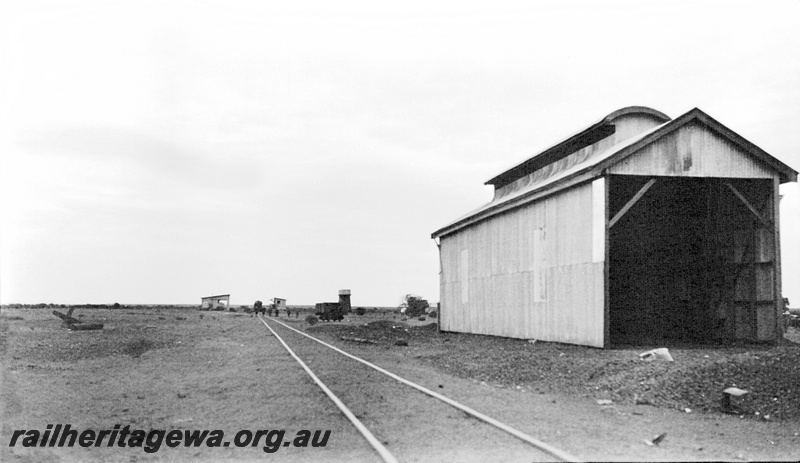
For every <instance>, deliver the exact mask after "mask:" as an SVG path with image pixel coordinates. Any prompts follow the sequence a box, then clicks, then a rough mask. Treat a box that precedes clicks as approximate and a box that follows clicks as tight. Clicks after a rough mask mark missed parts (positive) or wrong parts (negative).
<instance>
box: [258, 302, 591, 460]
mask: <svg viewBox="0 0 800 463" xmlns="http://www.w3.org/2000/svg"><path fill="white" fill-rule="evenodd" d="M259 318H260V317H259ZM272 321H274V322H275V323H278V324H280V325H283V326H284V327H286V328H288V329H290V330H292V331H294V332H296V333H298V334H301V335H303V336H305V337H307V338H309V339H312V340H314V341H316V342H318V343H320V344H322V345H323V346H326V347H328V348H330V349H333V350H335V351H336V352H338V353H340V354H342V355H344V356H346V357H349V358H351V359H353V360H355V361H357V362H360V363H363V364H364V365H366V366H368V367H370V368H372V369H374V370H377V371H379V372H381V373H383V374H385V375H387V376H389V377H391V378H393V379H395V380H397V381H399V382H401V383H403V384H405V385H407V386H410V387H412V388H414V389H416V390H418V391H420V392H422V393H424V394H427V395H429V396H431V397H435V398H437V399H439V400H441V401H442V402H445V403H447V404H448V405H451V406H453V407H455V408H457V409H459V410H461V411H463V412H466V413H468V414H470V415H472V416H474V417H475V418H478V419H480V420H481V421H483V422H485V423H488V424H491V425H492V426H495V427H496V428H499V429H502V430H503V431H505V432H507V433H509V434H511V435H512V436H514V437H517V438H518V439H520V440H522V441H524V442H527V443H528V444H530V445H532V446H534V447H536V448H538V449H539V450H542V451H544V452H547V453H549V454H550V455H552V456H554V457H556V458H559V459H561V460H563V461H567V462H577V463H580V461H581V460H579V459H578V458H576V457H574V456H572V455H570V454H569V453H567V452H565V451H563V450H560V449H558V448H556V447H553V446H552V445H550V444H547V443H545V442H542V441H540V440H539V439H536V438H535V437H532V436H529V435H527V434H525V433H523V432H522V431H518V430H516V429H514V428H512V427H511V426H508V425H507V424H504V423H501V422H500V421H497V420H496V419H494V418H492V417H490V416H487V415H484V414H483V413H481V412H479V411H477V410H474V409H472V408H470V407H467V406H466V405H463V404H461V403H459V402H456V401H455V400H453V399H451V398H449V397H446V396H444V395H442V394H439V393H438V392H435V391H432V390H430V389H428V388H426V387H424V386H420V385H419V384H416V383H414V382H411V381H409V380H407V379H405V378H402V377H400V376H397V375H396V374H394V373H392V372H391V371H388V370H385V369H383V368H381V367H379V366H377V365H375V364H373V363H370V362H368V361H366V360H364V359H361V358H359V357H356V356H355V355H352V354H350V353H348V352H345V351H343V350H342V349H339V348H338V347H336V346H333V345H331V344H328V343H326V342H324V341H321V340H319V339H317V338H315V337H313V336H311V335H309V334H306V333H303V332H302V331H300V330H297V329H295V328H292V327H291V326H289V325H287V324H285V323H283V322H280V321H278V320H274V319H272ZM261 322H262V323H264V324H265V325H267V322H266V321H264V320H263V319H261ZM267 328H269V329H270V331H272V332H273V333H274V332H275V331H274V330H272V328H271V327H270V326H269V325H267ZM276 336H277V335H276ZM287 349H288V347H287Z"/></svg>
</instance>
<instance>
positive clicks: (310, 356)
mask: <svg viewBox="0 0 800 463" xmlns="http://www.w3.org/2000/svg"><path fill="white" fill-rule="evenodd" d="M259 320H260V321H261V323H263V324H264V326H265V327H266V328H267V329H268V330H269V331H270V332H271V333H272V334H273V335H274V336H275V338H277V339H278V340H279V342H280V343H281V345H282V346H283V347H284V348H285V349H286V350H287V351H288V352H289V354H290V355H291V356H292V357H293V358H294V359H295V360H296V361H297V362H298V363H299V364H300V365H301V366H302V368H303V369H304V370H305V371H306V373H307V374H308V375H309V376H310V377H311V378H312V380H313V381H314V382H315V383H316V384H317V386H319V387H320V389H322V391H323V392H324V393H325V394H326V395H327V396H328V398H330V400H331V401H332V402H334V404H336V406H337V407H338V409H339V410H340V411H341V413H342V414H344V415H345V416H346V417H347V419H348V420H349V421H350V422H351V423H352V424H353V426H354V427H355V428H356V429H358V431H359V432H360V433H361V435H362V436H363V437H364V439H365V440H366V441H367V442H368V443H369V445H370V446H371V447H372V448H373V449H374V450H375V452H376V453H377V454H378V456H380V458H381V459H383V461H386V462H396V461H398V459H399V461H405V460H407V459H413V460H418V459H419V458H418V455H415V453H414V450H416V451H417V453H418V450H419V449H418V448H416V449H415V447H418V446H419V445H420V444H421V443H425V444H426V445H431V444H430V442H431V441H433V440H435V439H436V437H444V438H445V439H446V440H447V441H448V443H450V444H454V442H453V441H452V436H457V438H458V439H460V440H461V441H464V442H465V444H466V445H465V449H464V451H463V452H462V453H461V454H454V455H450V456H451V457H454V458H456V459H466V458H467V457H470V456H472V457H473V458H472V459H474V460H476V461H478V460H481V459H484V458H485V457H486V456H489V457H491V456H495V457H496V458H494V460H497V459H502V460H503V461H512V460H519V461H537V460H538V461H552V460H553V459H557V460H559V461H579V460H578V459H577V458H576V457H574V456H572V455H570V454H569V453H567V452H565V451H563V450H560V449H558V448H556V447H554V446H552V445H549V444H547V443H545V442H542V441H540V440H538V439H536V438H535V437H532V436H529V435H527V434H525V433H523V432H521V431H519V430H517V429H514V428H513V427H511V426H509V425H507V424H504V423H502V422H500V421H498V420H495V419H494V418H492V417H490V416H488V415H485V414H483V413H481V412H480V411H477V410H474V409H472V408H470V407H468V406H466V405H463V404H461V403H459V402H456V401H454V400H452V399H450V398H449V397H446V396H445V395H443V394H441V393H439V392H436V391H433V390H431V389H428V388H426V387H424V386H421V385H419V384H416V383H414V382H412V381H410V380H408V379H405V378H403V377H400V376H398V375H396V374H394V373H392V372H390V371H388V370H386V369H384V368H381V367H379V366H377V365H375V364H373V363H370V362H368V361H366V360H364V359H362V358H359V357H357V356H355V355H352V354H350V353H347V352H345V351H343V350H341V349H339V348H337V347H335V346H333V345H331V344H328V343H326V342H324V341H321V340H319V339H317V338H314V337H313V336H310V335H308V334H306V333H304V332H302V331H299V330H296V329H295V328H293V327H291V326H289V325H286V324H284V323H282V322H280V321H277V320H275V319H271V318H267V317H260V316H259ZM267 320H269V323H268V322H267ZM338 355H341V356H345V357H347V358H348V359H349V360H351V361H352V362H348V363H349V364H350V365H348V368H347V369H346V371H344V370H345V369H342V368H336V366H335V365H337V362H331V361H330V359H331V356H338ZM338 364H339V365H341V363H338ZM399 388H410V389H413V390H414V391H416V392H418V393H419V394H418V397H417V398H415V399H414V400H413V401H409V400H407V399H406V400H399V399H397V396H398V394H397V390H398V389H399ZM406 392H407V391H406ZM411 402H413V403H414V404H415V405H417V406H418V407H423V410H422V411H420V410H416V411H415V410H409V407H408V405H407V404H409V403H411ZM376 408H377V409H378V411H377V412H376V410H375V409H376ZM412 408H413V407H412ZM351 409H352V410H351ZM454 410H457V411H455V412H454ZM432 413H439V414H444V415H445V416H446V417H447V418H446V423H447V425H446V428H447V429H446V430H444V431H445V432H444V434H446V435H447V436H450V438H448V437H447V436H438V434H439V433H440V431H442V430H441V429H436V428H431V429H428V428H427V427H426V426H427V425H428V423H426V421H425V419H424V416H430V414H432ZM388 414H395V415H397V414H400V415H402V418H403V420H404V422H405V421H408V422H411V421H415V422H420V423H421V424H420V425H419V430H418V434H419V436H418V437H414V438H412V439H411V440H412V441H413V442H403V441H398V440H397V439H395V438H394V436H395V435H396V434H397V430H396V429H392V428H391V426H390V425H388V424H386V423H384V421H386V420H385V419H384V418H385V417H386V416H387V415H388ZM467 418H474V419H467ZM429 421H432V420H429ZM481 442H484V443H485V444H486V446H485V447H486V448H484V449H480V447H481V445H479V444H480V443H481ZM455 445H458V444H457V443H455ZM493 448H496V449H502V451H501V453H500V454H498V453H492V451H491V449H493ZM486 450H489V453H484V454H483V456H481V455H479V454H476V453H475V452H478V453H480V452H486Z"/></svg>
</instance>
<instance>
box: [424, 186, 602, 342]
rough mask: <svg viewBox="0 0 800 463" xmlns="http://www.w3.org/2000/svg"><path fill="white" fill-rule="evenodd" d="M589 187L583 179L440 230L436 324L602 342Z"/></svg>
mask: <svg viewBox="0 0 800 463" xmlns="http://www.w3.org/2000/svg"><path fill="white" fill-rule="evenodd" d="M597 190H598V189H597V188H594V189H593V188H592V184H591V183H587V184H584V185H581V186H578V187H575V188H573V189H570V190H566V191H564V192H562V193H559V194H557V195H554V196H552V197H549V198H547V199H545V200H543V201H539V202H535V203H532V204H529V205H527V206H524V207H521V208H519V209H516V210H514V211H511V212H508V213H505V214H501V215H498V216H496V217H493V218H492V219H490V220H486V221H483V222H480V223H478V224H476V225H474V226H471V227H468V228H466V229H464V230H461V231H459V232H458V233H455V234H452V235H448V236H445V237H443V238H442V240H441V253H442V275H441V303H442V307H441V319H440V324H441V325H440V326H441V329H442V330H444V331H457V332H469V333H478V334H489V335H496V336H507V337H513V338H523V339H539V340H544V341H556V342H565V343H572V344H582V345H589V346H596V347H602V346H603V336H604V325H603V323H604V304H603V298H604V287H603V265H604V262H603V261H597V255H598V253H597V252H596V250H594V249H593V247H594V246H597V244H596V243H597V239H594V240H593V229H596V227H593V217H596V216H597V214H594V215H593V214H592V207H593V206H592V205H593V191H595V195H596V194H598V193H600V194H602V193H603V192H602V190H600V191H599V192H598V191H597ZM601 217H602V216H601ZM602 218H603V219H604V217H602ZM595 220H596V219H595ZM595 238H596V237H595ZM465 250H466V251H467V252H464V251H465ZM462 257H463V258H466V259H468V260H469V262H467V263H462V262H461V260H462ZM593 257H594V260H593ZM463 273H466V275H467V277H466V281H465V279H464V277H463V276H462V274H463ZM464 292H466V293H467V297H463V293H464Z"/></svg>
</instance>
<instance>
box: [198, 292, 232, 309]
mask: <svg viewBox="0 0 800 463" xmlns="http://www.w3.org/2000/svg"><path fill="white" fill-rule="evenodd" d="M230 302H231V295H230V294H220V295H219V296H206V297H204V298H201V303H200V308H201V309H203V310H225V309H227V308H228V307H230Z"/></svg>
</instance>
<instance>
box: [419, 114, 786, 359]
mask: <svg viewBox="0 0 800 463" xmlns="http://www.w3.org/2000/svg"><path fill="white" fill-rule="evenodd" d="M794 181H797V171H795V170H793V169H791V168H790V167H788V166H787V165H786V164H784V163H782V162H781V161H779V160H778V159H776V158H775V157H773V156H771V155H770V154H768V153H766V152H765V151H764V150H762V149H761V148H759V147H758V146H756V145H754V144H753V143H751V142H749V141H747V140H745V139H744V138H743V137H741V136H740V135H738V134H736V133H735V132H734V131H732V130H730V129H729V128H727V127H725V126H724V125H722V124H720V123H719V122H717V121H716V120H715V119H713V118H711V117H710V116H709V115H707V114H706V113H704V112H703V111H701V110H699V109H693V110H691V111H689V112H687V113H685V114H683V115H681V116H680V117H678V118H677V119H670V118H669V117H667V116H666V115H664V114H663V113H661V112H659V111H656V110H654V109H650V108H645V107H627V108H623V109H620V110H618V111H614V112H613V113H611V114H609V115H608V116H606V117H604V118H603V119H601V120H599V121H597V122H596V123H594V124H592V125H590V126H589V127H587V128H585V129H583V130H581V131H579V132H577V133H575V134H574V135H572V136H570V137H568V138H566V139H564V140H562V141H561V142H559V143H557V144H555V145H553V146H551V147H550V148H548V149H546V150H544V151H541V152H539V153H538V154H536V155H534V156H532V157H529V158H527V159H525V160H523V161H522V162H520V163H518V164H515V165H513V166H512V167H511V168H509V169H507V170H504V171H503V172H501V173H499V174H498V175H496V176H494V177H492V178H491V179H490V180H488V181H487V182H486V184H488V185H492V186H493V187H494V198H493V199H492V201H490V202H489V203H488V204H485V205H483V206H481V207H479V208H478V209H476V210H474V211H472V212H470V213H468V214H466V215H464V216H463V217H461V218H459V219H458V220H456V221H454V222H452V223H450V224H448V225H447V226H445V227H443V228H441V229H439V230H437V231H436V232H434V233H433V234H432V238H434V239H435V240H439V242H438V244H439V247H440V253H441V277H440V293H441V294H440V296H441V299H440V300H441V308H440V322H439V323H440V328H441V329H442V330H443V331H455V332H467V333H480V334H489V335H497V336H507V337H514V338H523V339H539V340H545V341H555V342H564V343H571V344H580V345H587V346H596V347H608V346H612V345H621V344H628V343H635V344H651V343H662V342H670V341H690V342H698V341H712V342H713V341H722V340H728V341H732V340H747V341H770V342H775V341H778V340H779V339H780V338H781V337H782V336H783V325H782V323H781V318H780V314H781V312H782V309H783V307H782V305H783V303H782V302H783V298H782V297H781V259H780V246H779V245H780V239H779V230H780V227H779V213H778V212H779V208H778V205H779V200H780V195H779V193H778V187H779V185H780V184H782V183H785V182H794Z"/></svg>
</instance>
